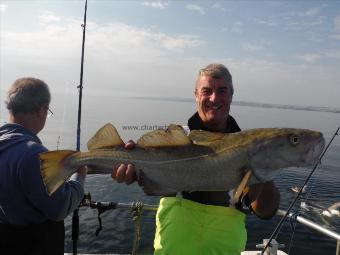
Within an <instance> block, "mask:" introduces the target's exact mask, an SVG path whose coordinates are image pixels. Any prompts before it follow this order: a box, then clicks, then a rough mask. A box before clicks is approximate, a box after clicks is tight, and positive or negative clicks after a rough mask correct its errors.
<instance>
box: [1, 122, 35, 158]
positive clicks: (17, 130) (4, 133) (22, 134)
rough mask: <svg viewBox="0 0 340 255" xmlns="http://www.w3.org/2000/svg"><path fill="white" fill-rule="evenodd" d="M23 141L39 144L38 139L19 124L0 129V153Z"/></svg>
mask: <svg viewBox="0 0 340 255" xmlns="http://www.w3.org/2000/svg"><path fill="white" fill-rule="evenodd" d="M24 141H34V142H37V143H40V144H41V141H40V139H39V138H38V137H37V136H36V135H35V134H33V133H32V132H31V131H30V130H28V129H27V128H25V127H23V126H21V125H19V124H13V123H10V124H5V125H3V126H1V127H0V152H2V151H4V150H6V149H7V148H8V147H11V146H13V145H15V144H17V143H20V142H24Z"/></svg>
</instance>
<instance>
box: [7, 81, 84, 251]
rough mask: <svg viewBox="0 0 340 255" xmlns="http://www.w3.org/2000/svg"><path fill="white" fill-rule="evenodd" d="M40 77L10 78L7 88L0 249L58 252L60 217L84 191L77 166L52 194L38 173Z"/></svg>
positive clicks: (44, 101)
mask: <svg viewBox="0 0 340 255" xmlns="http://www.w3.org/2000/svg"><path fill="white" fill-rule="evenodd" d="M50 100H51V95H50V92H49V88H48V86H47V85H46V83H45V82H43V81H42V80H39V79H35V78H21V79H18V80H16V81H15V82H14V83H13V84H12V86H11V87H10V88H9V90H8V92H7V99H6V102H5V103H6V106H7V109H8V111H9V121H8V123H7V124H5V125H3V126H1V127H0V254H35V255H39V254H45V255H46V254H51V255H53V254H56V255H57V254H58V255H59V254H64V237H65V231H64V222H63V220H64V218H65V217H66V216H67V215H68V214H69V213H71V212H72V211H73V210H75V209H76V208H77V207H78V205H79V203H80V202H81V200H82V199H83V196H84V189H83V185H84V180H85V177H86V169H85V168H82V169H79V170H78V171H77V172H76V173H75V174H74V175H73V176H72V177H71V178H70V180H69V181H68V182H66V183H65V184H64V185H63V186H62V187H61V188H60V189H58V190H57V191H56V192H55V193H54V194H53V195H52V196H49V195H48V194H47V192H46V189H45V186H44V184H43V180H42V177H41V174H40V160H39V154H40V153H42V152H46V151H47V149H46V147H44V146H43V145H42V143H41V141H40V139H39V138H38V136H37V134H38V133H39V132H40V131H41V130H42V129H43V128H44V126H45V121H46V118H47V116H48V113H49V112H50V109H49V104H50Z"/></svg>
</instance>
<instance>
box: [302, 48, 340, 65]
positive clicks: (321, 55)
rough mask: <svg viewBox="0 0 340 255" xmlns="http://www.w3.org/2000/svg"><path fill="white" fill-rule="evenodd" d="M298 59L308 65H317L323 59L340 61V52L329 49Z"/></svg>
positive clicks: (307, 54) (303, 55)
mask: <svg viewBox="0 0 340 255" xmlns="http://www.w3.org/2000/svg"><path fill="white" fill-rule="evenodd" d="M296 58H297V59H300V60H302V61H304V62H307V63H316V62H317V61H319V60H321V59H340V50H332V49H329V50H323V51H320V52H317V53H306V54H302V55H297V56H296Z"/></svg>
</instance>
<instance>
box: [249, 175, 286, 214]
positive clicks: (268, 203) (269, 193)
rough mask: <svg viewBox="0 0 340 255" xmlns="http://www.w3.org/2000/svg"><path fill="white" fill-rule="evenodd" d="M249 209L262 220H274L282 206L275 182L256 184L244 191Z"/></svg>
mask: <svg viewBox="0 0 340 255" xmlns="http://www.w3.org/2000/svg"><path fill="white" fill-rule="evenodd" d="M243 194H244V196H247V199H248V203H249V208H250V209H251V210H252V211H253V212H254V214H255V215H256V216H258V217H259V218H261V219H270V218H272V217H273V216H274V215H275V213H276V211H277V210H278V209H279V205H280V192H279V190H278V189H277V188H276V186H275V184H274V182H272V181H269V182H263V183H256V184H253V185H250V186H249V187H246V188H245V189H244V190H243Z"/></svg>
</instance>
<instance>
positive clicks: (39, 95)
mask: <svg viewBox="0 0 340 255" xmlns="http://www.w3.org/2000/svg"><path fill="white" fill-rule="evenodd" d="M50 101H51V94H50V91H49V88H48V86H47V84H46V83H45V82H43V81H42V80H39V79H36V78H31V77H27V78H21V79H17V80H16V81H15V82H14V83H13V84H12V85H11V87H10V88H9V90H8V91H7V97H6V100H5V104H6V106H7V109H8V110H9V112H10V113H11V114H13V115H16V114H17V113H35V112H38V111H39V109H40V108H41V107H42V106H44V105H48V104H49V103H50Z"/></svg>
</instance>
